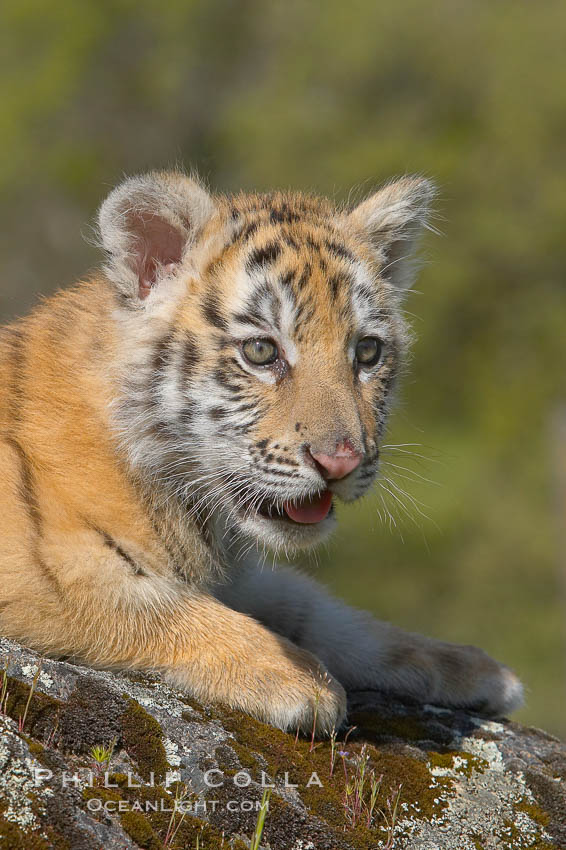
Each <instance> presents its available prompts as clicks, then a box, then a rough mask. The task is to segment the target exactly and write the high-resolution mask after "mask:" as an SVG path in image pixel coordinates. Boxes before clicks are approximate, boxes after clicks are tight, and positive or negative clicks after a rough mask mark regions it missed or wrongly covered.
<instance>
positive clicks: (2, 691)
mask: <svg viewBox="0 0 566 850" xmlns="http://www.w3.org/2000/svg"><path fill="white" fill-rule="evenodd" d="M9 665H10V659H9V658H8V661H7V662H6V667H5V669H4V670H3V671H2V687H1V688H0V714H7V713H8V667H9Z"/></svg>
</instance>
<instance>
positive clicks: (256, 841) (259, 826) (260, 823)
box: [250, 788, 272, 850]
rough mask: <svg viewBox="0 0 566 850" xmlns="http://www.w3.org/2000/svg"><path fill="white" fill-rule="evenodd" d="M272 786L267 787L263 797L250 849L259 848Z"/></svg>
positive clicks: (256, 849)
mask: <svg viewBox="0 0 566 850" xmlns="http://www.w3.org/2000/svg"><path fill="white" fill-rule="evenodd" d="M271 790H272V789H271V788H265V790H264V792H263V796H262V798H261V805H260V807H259V812H258V813H257V821H256V825H255V829H254V834H253V835H252V840H251V841H250V850H259V845H260V842H261V836H262V835H263V827H264V826H265V818H266V816H267V812H268V810H269V798H270V797H271Z"/></svg>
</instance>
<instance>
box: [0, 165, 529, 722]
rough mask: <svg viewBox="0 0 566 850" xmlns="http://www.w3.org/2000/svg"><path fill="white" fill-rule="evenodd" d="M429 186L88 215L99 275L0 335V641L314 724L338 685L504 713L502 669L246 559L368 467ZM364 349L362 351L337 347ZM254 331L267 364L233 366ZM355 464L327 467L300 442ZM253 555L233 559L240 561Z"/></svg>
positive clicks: (115, 204)
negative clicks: (269, 349)
mask: <svg viewBox="0 0 566 850" xmlns="http://www.w3.org/2000/svg"><path fill="white" fill-rule="evenodd" d="M431 193H432V189H431V187H430V185H429V184H428V183H427V181H424V180H421V179H420V178H403V179H401V180H399V181H397V182H394V183H390V184H388V185H387V186H385V187H384V188H383V189H382V190H380V191H379V192H377V193H376V194H375V195H373V196H371V197H370V198H368V199H367V200H366V201H364V202H363V203H362V204H361V205H360V206H358V207H357V208H355V209H354V210H352V211H348V210H337V209H335V208H334V207H333V206H332V205H331V204H330V203H329V202H328V201H326V200H324V199H319V198H313V197H309V196H305V195H301V194H291V193H274V194H271V195H239V196H236V197H230V198H228V197H212V196H211V195H209V194H208V193H207V192H206V191H205V190H204V188H203V187H202V186H201V185H200V184H198V183H197V182H196V181H194V180H191V179H189V178H187V177H185V176H184V175H181V174H175V173H156V174H151V175H147V176H143V177H139V178H132V179H130V180H127V181H126V182H125V183H124V184H122V185H121V186H120V187H118V189H116V190H115V191H114V192H113V193H112V194H111V195H110V197H109V198H108V200H107V201H106V202H105V203H104V205H103V206H102V208H101V211H100V231H101V242H102V247H103V249H104V251H105V254H106V262H105V265H104V269H103V271H102V272H101V273H100V274H98V275H96V276H95V277H93V278H92V279H91V280H88V281H86V282H83V283H81V284H79V285H78V286H77V287H75V288H74V289H71V290H68V291H65V292H61V293H59V294H58V295H56V296H55V297H54V298H52V299H49V300H47V301H45V302H44V303H42V305H41V306H39V307H38V308H37V309H36V310H35V311H34V312H33V313H32V314H31V315H30V316H29V317H27V318H26V319H24V320H22V321H20V322H17V323H15V324H13V325H11V326H9V327H8V328H6V329H4V330H3V331H2V332H1V334H0V471H1V472H2V474H3V479H4V486H3V489H2V493H1V495H0V505H1V511H0V633H2V634H4V635H7V636H10V637H13V638H15V639H18V640H21V641H23V642H26V643H28V644H30V645H32V646H34V647H35V648H37V649H39V650H42V651H45V652H49V653H52V654H57V653H62V654H71V655H73V656H76V657H78V658H81V659H83V660H85V661H87V662H88V663H91V664H96V665H102V666H110V667H111V666H116V667H136V668H140V669H145V668H157V669H159V670H161V671H162V672H163V674H164V675H165V676H166V677H168V678H169V679H170V680H171V681H174V682H177V683H179V684H181V685H183V686H184V687H186V688H187V689H188V690H189V691H190V692H191V693H192V694H193V695H194V696H196V697H197V698H200V699H211V700H223V701H225V702H227V703H229V704H230V705H232V706H235V707H239V708H242V709H244V710H246V711H248V712H250V713H252V714H254V715H255V716H257V717H259V718H262V719H264V720H266V721H268V722H270V723H273V724H275V725H278V726H280V727H282V728H296V726H300V727H301V728H303V729H309V728H310V727H311V724H312V722H313V718H314V716H315V711H314V707H315V705H317V706H318V709H317V712H316V722H317V725H318V731H319V732H321V733H323V732H327V731H328V730H329V729H331V728H332V726H333V725H337V724H338V723H339V722H340V721H341V719H342V718H343V716H344V710H345V695H344V690H343V686H348V687H352V686H354V687H362V686H363V687H385V688H388V689H390V690H393V691H395V692H396V693H398V694H400V695H410V696H413V697H416V698H418V699H423V700H425V699H426V700H433V701H437V702H443V703H447V704H460V705H471V704H474V705H478V704H481V705H483V706H484V707H485V708H486V710H488V711H491V712H495V713H498V712H501V711H505V710H508V709H510V708H513V707H514V706H515V705H516V704H518V702H519V701H520V695H521V688H520V685H519V683H518V682H517V680H516V679H515V678H514V677H513V675H512V674H511V673H510V672H509V671H507V670H506V668H503V667H501V666H500V665H498V664H496V662H493V661H491V659H489V658H487V656H485V655H483V653H480V651H479V650H474V649H472V648H469V647H450V646H448V645H445V644H438V643H435V642H432V641H428V640H426V639H425V638H420V637H418V636H412V635H406V634H404V633H402V632H399V631H396V630H393V629H392V628H391V627H388V626H385V625H383V624H380V623H377V622H376V621H373V620H370V619H368V618H366V617H364V616H362V615H361V614H360V613H359V612H355V611H352V610H351V609H349V608H347V607H346V606H343V605H341V604H340V603H338V602H336V601H334V600H331V599H330V598H329V597H327V596H326V595H325V594H324V591H322V590H321V589H320V588H318V587H317V586H316V585H314V583H312V582H307V581H306V580H305V579H303V578H302V577H300V576H296V575H294V574H293V573H291V572H289V571H281V572H279V573H276V574H274V575H273V576H270V577H268V576H266V575H263V576H262V575H260V574H259V573H258V571H257V558H256V559H255V560H254V558H253V551H256V554H257V547H258V546H259V547H260V548H261V547H262V546H264V545H269V546H271V547H272V548H275V549H277V548H283V549H285V550H292V549H297V548H301V547H305V546H312V545H313V544H315V543H317V542H318V541H319V540H321V539H322V538H324V537H325V536H326V535H327V534H328V533H329V532H330V531H331V529H332V527H333V524H334V519H333V514H332V512H331V514H330V515H329V516H328V518H326V519H323V520H322V521H320V522H318V523H316V524H300V523H297V522H292V521H291V520H290V519H289V518H288V516H286V515H285V513H284V512H283V510H282V506H283V505H284V504H286V503H289V502H291V503H294V504H295V503H298V502H300V501H301V500H303V499H305V498H310V497H314V496H315V495H316V494H317V493H319V492H321V491H323V490H326V489H329V490H331V492H332V494H333V496H335V497H336V498H337V499H341V500H344V501H350V500H353V499H357V498H359V497H360V496H361V495H363V494H364V493H365V492H367V490H368V488H369V487H370V486H371V484H372V482H373V480H374V478H375V475H376V474H377V471H378V461H379V443H380V440H381V437H382V435H383V430H384V426H385V421H386V417H387V412H388V409H389V406H390V402H391V397H392V393H393V390H394V386H395V382H396V378H397V375H398V374H399V371H400V369H401V367H402V361H403V353H404V351H405V349H406V345H407V329H406V327H405V325H404V322H403V319H402V312H401V303H402V299H403V296H404V293H405V290H406V288H407V287H408V286H409V285H410V282H411V279H412V278H411V276H412V274H414V268H413V266H412V259H411V258H412V255H413V248H414V243H415V241H416V240H417V239H418V236H419V233H420V231H421V230H422V228H423V226H424V225H425V221H426V212H427V206H428V202H429V199H430V196H431ZM365 337H372V338H375V339H378V340H379V341H380V346H381V356H380V359H379V360H378V361H377V362H376V363H375V364H374V365H372V366H370V367H363V366H362V365H361V364H360V363H358V362H357V360H356V350H357V349H356V346H357V343H358V341H359V340H360V339H363V338H365ZM257 338H262V339H265V338H269V339H270V340H272V341H273V343H274V344H275V345H276V348H277V358H276V359H275V360H274V362H273V363H271V364H269V365H268V366H257V365H255V366H254V365H253V364H251V363H250V362H249V360H247V359H246V356H245V354H244V344H245V342H246V341H248V340H250V339H257ZM340 445H348V447H349V450H351V451H352V452H354V453H355V454H356V455H357V456H359V457H360V458H361V462H360V463H359V465H358V467H357V468H356V469H355V470H354V471H353V472H351V473H350V474H349V475H347V476H346V477H345V478H343V479H340V480H335V481H330V482H328V481H325V480H324V478H323V477H322V475H321V470H320V468H319V467H317V465H315V464H313V463H309V462H308V458H309V457H310V456H312V455H314V454H319V453H323V454H326V455H332V453H333V452H335V451H336V447H337V446H340ZM250 547H251V553H250Z"/></svg>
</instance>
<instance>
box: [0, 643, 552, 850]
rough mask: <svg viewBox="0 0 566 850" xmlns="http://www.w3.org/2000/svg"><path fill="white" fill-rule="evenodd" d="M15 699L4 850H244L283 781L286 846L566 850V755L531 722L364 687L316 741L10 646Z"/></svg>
mask: <svg viewBox="0 0 566 850" xmlns="http://www.w3.org/2000/svg"><path fill="white" fill-rule="evenodd" d="M38 668H39V672H38ZM3 671H6V672H3ZM3 686H4V695H3V697H2V689H3ZM0 698H2V705H1V706H0V708H1V710H0V850H14V849H15V848H21V850H48V848H67V850H95V848H96V850H98V848H100V850H103V849H104V850H126V849H127V850H130V848H132V850H135V848H148V850H160V849H161V848H164V847H167V848H190V850H194V848H197V847H199V848H201V850H214V848H225V850H228V848H232V850H243V849H244V848H249V846H250V840H251V838H252V835H253V833H254V830H255V828H256V822H257V820H258V807H259V806H260V803H261V799H262V794H263V793H264V792H265V788H264V787H263V786H265V785H273V786H274V787H273V788H272V789H270V791H268V792H265V793H270V797H269V800H268V811H267V815H266V819H265V826H264V829H263V835H262V838H261V847H263V848H268V847H269V848H271V850H342V848H343V850H348V848H362V850H372V849H373V848H393V847H394V848H399V850H402V849H403V848H411V850H433V848H450V850H480V848H484V850H491V848H536V850H551V848H566V746H565V745H564V744H563V743H561V742H560V741H559V740H557V739H556V738H553V737H552V736H551V735H548V734H546V733H545V732H542V731H540V730H538V729H533V728H526V727H523V726H520V725H518V724H516V723H511V722H507V721H505V722H493V721H486V720H483V719H481V718H479V717H474V716H472V715H469V714H466V713H465V712H461V711H447V710H445V709H440V708H436V707H433V706H424V707H422V706H415V705H406V704H400V703H397V702H393V701H391V700H390V699H387V697H385V696H384V695H380V694H378V693H374V692H371V693H366V692H364V693H356V694H352V695H351V696H350V702H351V706H350V716H349V724H350V727H352V726H353V727H355V728H354V729H350V730H348V729H346V730H341V731H340V732H339V733H338V735H337V739H336V741H334V742H332V741H324V742H316V741H315V742H313V743H311V741H309V740H305V739H304V738H298V739H296V738H295V736H293V735H287V734H284V733H283V732H280V731H278V730H275V729H272V728H270V727H268V726H265V725H264V724H262V723H258V722H257V721H255V720H252V719H251V718H249V717H247V716H246V715H243V714H240V713H239V712H235V711H231V710H229V709H227V708H224V707H219V706H201V705H198V704H197V703H195V702H194V701H193V700H191V699H190V698H188V697H187V696H186V695H185V694H184V693H183V692H182V691H179V690H177V689H175V688H171V687H169V686H168V685H165V684H164V683H163V682H162V681H161V680H160V679H159V678H158V677H157V676H153V675H141V674H139V673H111V672H103V671H97V670H91V669H89V668H86V667H82V666H79V665H76V664H72V663H69V662H68V661H53V660H49V659H40V658H39V657H38V656H37V655H36V654H35V653H33V652H30V651H29V650H27V649H24V648H23V647H21V646H19V645H17V644H15V643H11V642H10V641H7V640H3V639H0ZM346 777H347V782H346ZM262 783H263V785H262ZM372 791H373V804H372Z"/></svg>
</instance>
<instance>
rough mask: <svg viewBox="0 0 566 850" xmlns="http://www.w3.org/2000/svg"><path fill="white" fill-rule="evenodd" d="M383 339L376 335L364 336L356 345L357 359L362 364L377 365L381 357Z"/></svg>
mask: <svg viewBox="0 0 566 850" xmlns="http://www.w3.org/2000/svg"><path fill="white" fill-rule="evenodd" d="M381 349H382V345H381V341H380V340H379V339H377V337H375V336H364V337H363V338H362V339H360V341H359V342H358V344H357V346H356V361H357V362H358V363H359V365H360V366H375V364H376V363H377V361H378V360H379V358H380V357H381Z"/></svg>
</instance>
